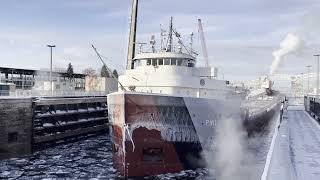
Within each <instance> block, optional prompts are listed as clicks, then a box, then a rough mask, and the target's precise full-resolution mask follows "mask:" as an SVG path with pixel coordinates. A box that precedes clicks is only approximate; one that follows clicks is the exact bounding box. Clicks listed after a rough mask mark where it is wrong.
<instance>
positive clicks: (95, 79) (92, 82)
mask: <svg viewBox="0 0 320 180" xmlns="http://www.w3.org/2000/svg"><path fill="white" fill-rule="evenodd" d="M85 82H86V85H85V89H86V91H87V92H105V94H109V93H112V92H116V91H118V82H117V81H116V80H115V79H114V78H108V77H99V76H87V77H86V80H85Z"/></svg>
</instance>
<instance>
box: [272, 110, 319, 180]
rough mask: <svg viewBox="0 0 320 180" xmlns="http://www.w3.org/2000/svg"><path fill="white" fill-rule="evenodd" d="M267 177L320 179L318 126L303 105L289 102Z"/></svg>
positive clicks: (300, 179)
mask: <svg viewBox="0 0 320 180" xmlns="http://www.w3.org/2000/svg"><path fill="white" fill-rule="evenodd" d="M268 179H269V180H278V179H290V180H291V179H292V180H318V179H320V126H319V124H318V123H317V122H316V121H315V120H314V119H313V118H311V117H310V116H309V114H307V113H306V112H305V111H304V110H303V108H302V107H297V106H292V107H291V106H289V107H288V111H287V112H285V114H284V119H283V121H282V123H281V126H280V129H279V133H278V136H277V138H276V142H275V148H274V151H273V155H272V159H271V163H270V168H269V172H268Z"/></svg>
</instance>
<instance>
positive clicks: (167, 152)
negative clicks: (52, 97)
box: [108, 0, 245, 177]
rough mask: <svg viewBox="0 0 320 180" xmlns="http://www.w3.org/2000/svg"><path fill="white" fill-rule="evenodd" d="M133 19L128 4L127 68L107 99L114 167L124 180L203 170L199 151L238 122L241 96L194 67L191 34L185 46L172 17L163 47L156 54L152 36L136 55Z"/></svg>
mask: <svg viewBox="0 0 320 180" xmlns="http://www.w3.org/2000/svg"><path fill="white" fill-rule="evenodd" d="M137 17H138V0H133V4H132V13H131V26H130V35H129V45H128V57H127V69H126V71H125V72H124V74H123V75H121V76H119V79H118V83H119V90H118V92H114V93H111V94H109V95H108V115H109V121H110V123H111V128H110V134H111V137H112V146H113V160H114V166H115V168H116V169H117V170H118V171H119V173H120V174H121V175H122V176H125V177H141V176H150V175H157V174H163V173H175V172H179V171H181V170H184V169H195V168H199V167H205V166H206V161H205V159H203V158H202V152H203V151H204V150H207V149H210V148H212V143H213V141H214V139H215V131H216V127H217V126H218V125H219V123H221V122H222V121H223V120H225V119H227V118H237V119H239V120H241V119H243V117H241V115H242V113H241V112H242V110H241V105H240V104H241V101H242V100H243V98H244V96H245V95H244V93H243V92H242V91H239V89H237V88H236V87H233V86H231V85H230V84H229V82H228V81H225V80H219V79H218V77H217V76H218V72H217V71H218V70H217V68H215V67H209V66H207V65H206V66H203V67H198V66H197V65H196V64H197V59H196V56H197V54H196V53H195V52H194V50H193V49H192V42H193V39H192V37H193V34H191V35H190V43H189V45H188V46H187V45H185V44H184V43H183V42H182V40H181V35H180V33H178V32H177V30H176V29H175V28H174V24H173V19H172V18H171V20H170V23H169V30H168V31H167V33H166V36H165V38H164V39H163V40H166V42H167V43H166V44H165V46H163V47H162V45H161V47H160V50H156V48H155V47H156V46H155V44H156V41H155V39H154V37H152V39H151V41H150V51H149V52H143V51H140V52H139V53H136V52H135V51H136V47H135V46H136V44H138V43H137V42H136V29H137ZM174 41H175V42H178V43H177V44H174V43H173V42H174ZM161 42H163V41H161ZM161 44H162V43H161Z"/></svg>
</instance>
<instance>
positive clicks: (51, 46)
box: [47, 45, 56, 95]
mask: <svg viewBox="0 0 320 180" xmlns="http://www.w3.org/2000/svg"><path fill="white" fill-rule="evenodd" d="M47 46H48V47H49V48H50V92H51V95H53V88H52V48H54V47H56V45H47Z"/></svg>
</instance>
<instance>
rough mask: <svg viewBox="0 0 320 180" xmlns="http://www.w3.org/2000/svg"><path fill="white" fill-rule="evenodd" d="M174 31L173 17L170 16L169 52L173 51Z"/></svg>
mask: <svg viewBox="0 0 320 180" xmlns="http://www.w3.org/2000/svg"><path fill="white" fill-rule="evenodd" d="M172 33H173V17H172V16H171V18H170V26H169V34H168V46H167V52H171V51H172Z"/></svg>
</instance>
